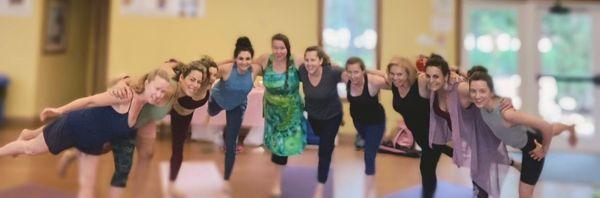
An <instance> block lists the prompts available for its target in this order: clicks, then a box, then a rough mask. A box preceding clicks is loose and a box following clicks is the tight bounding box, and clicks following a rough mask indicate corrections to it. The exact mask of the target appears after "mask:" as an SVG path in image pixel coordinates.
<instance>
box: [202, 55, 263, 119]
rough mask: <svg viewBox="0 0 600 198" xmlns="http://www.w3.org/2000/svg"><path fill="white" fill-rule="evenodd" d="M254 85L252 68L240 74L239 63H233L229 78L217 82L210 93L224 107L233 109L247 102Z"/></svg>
mask: <svg viewBox="0 0 600 198" xmlns="http://www.w3.org/2000/svg"><path fill="white" fill-rule="evenodd" d="M252 86H253V81H252V69H251V68H249V69H248V71H246V72H244V74H240V73H239V72H238V70H237V65H236V64H233V67H232V68H231V73H230V74H229V78H228V79H227V80H223V79H221V80H220V81H219V82H217V84H216V85H215V86H214V87H213V88H212V90H211V93H210V95H211V97H212V98H213V99H214V101H215V102H217V104H219V105H220V106H221V107H223V109H225V110H231V109H234V108H236V107H238V106H240V105H241V104H246V103H247V101H248V93H250V90H252Z"/></svg>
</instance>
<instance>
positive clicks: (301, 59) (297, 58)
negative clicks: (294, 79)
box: [292, 55, 304, 68]
mask: <svg viewBox="0 0 600 198" xmlns="http://www.w3.org/2000/svg"><path fill="white" fill-rule="evenodd" d="M292 56H293V55H292ZM293 57H294V65H296V68H299V67H300V65H302V64H304V57H302V56H293Z"/></svg>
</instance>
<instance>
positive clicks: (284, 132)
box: [263, 56, 306, 156]
mask: <svg viewBox="0 0 600 198" xmlns="http://www.w3.org/2000/svg"><path fill="white" fill-rule="evenodd" d="M272 62H273V56H271V57H269V62H268V64H267V68H266V69H265V71H264V77H263V84H264V86H265V95H264V107H263V114H264V116H265V137H264V142H265V145H266V146H267V148H268V149H269V150H271V152H272V153H273V154H275V155H279V156H292V155H298V154H301V153H302V152H303V151H304V147H305V146H306V119H305V118H304V116H303V109H304V104H303V103H302V99H301V97H300V93H299V89H298V88H299V86H300V78H299V76H298V69H297V68H296V67H295V66H293V65H292V66H290V67H289V69H288V71H287V75H288V79H287V86H286V83H285V81H286V80H285V79H286V74H285V73H277V72H275V71H274V70H273V64H271V63H272ZM292 62H293V60H292Z"/></svg>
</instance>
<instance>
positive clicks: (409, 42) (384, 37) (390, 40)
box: [340, 0, 456, 132]
mask: <svg viewBox="0 0 600 198" xmlns="http://www.w3.org/2000/svg"><path fill="white" fill-rule="evenodd" d="M433 2H434V0H421V1H414V0H381V3H382V5H381V30H380V39H381V40H380V45H381V53H380V54H379V58H380V60H381V61H380V62H381V66H380V67H381V69H385V67H386V65H387V63H388V62H389V60H390V59H391V58H392V57H393V56H404V57H407V58H409V59H410V60H411V61H413V62H414V61H415V58H416V56H417V55H419V54H425V55H429V54H430V53H432V52H435V53H440V54H442V55H443V56H444V58H446V60H448V63H450V64H453V63H454V62H455V60H456V53H455V50H454V49H455V48H456V38H455V29H454V28H452V30H451V31H450V32H449V33H437V32H435V31H434V30H432V28H431V25H430V24H431V18H432V15H433V12H434V5H433ZM419 36H429V37H432V38H440V37H445V38H446V39H447V40H446V44H445V45H444V46H441V47H440V46H438V45H423V44H421V43H420V42H418V38H419ZM380 101H381V104H382V105H383V107H384V109H385V114H386V117H387V124H386V125H387V127H386V131H388V132H389V131H391V130H393V129H394V128H395V127H396V126H397V124H398V122H397V121H398V120H399V119H401V116H400V115H399V114H398V113H397V112H395V111H394V108H393V107H392V92H391V91H388V90H383V91H381V93H380ZM344 121H345V123H346V125H345V126H343V127H342V128H341V129H340V131H342V132H348V131H350V132H353V131H356V130H355V129H354V126H353V125H352V119H351V117H350V111H349V105H348V104H347V103H345V104H344Z"/></svg>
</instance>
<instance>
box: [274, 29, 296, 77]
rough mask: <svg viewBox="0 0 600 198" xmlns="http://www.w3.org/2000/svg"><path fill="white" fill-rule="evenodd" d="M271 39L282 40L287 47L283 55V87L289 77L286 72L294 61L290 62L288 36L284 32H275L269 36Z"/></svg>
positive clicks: (290, 53)
mask: <svg viewBox="0 0 600 198" xmlns="http://www.w3.org/2000/svg"><path fill="white" fill-rule="evenodd" d="M273 41H281V42H283V45H285V49H287V54H286V56H285V58H286V59H285V66H286V67H285V88H287V87H288V78H289V73H288V69H289V68H290V66H291V65H293V64H294V63H293V62H292V58H291V56H292V49H291V46H290V39H288V37H287V36H286V35H285V34H282V33H277V34H275V35H273V37H271V42H273Z"/></svg>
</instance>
